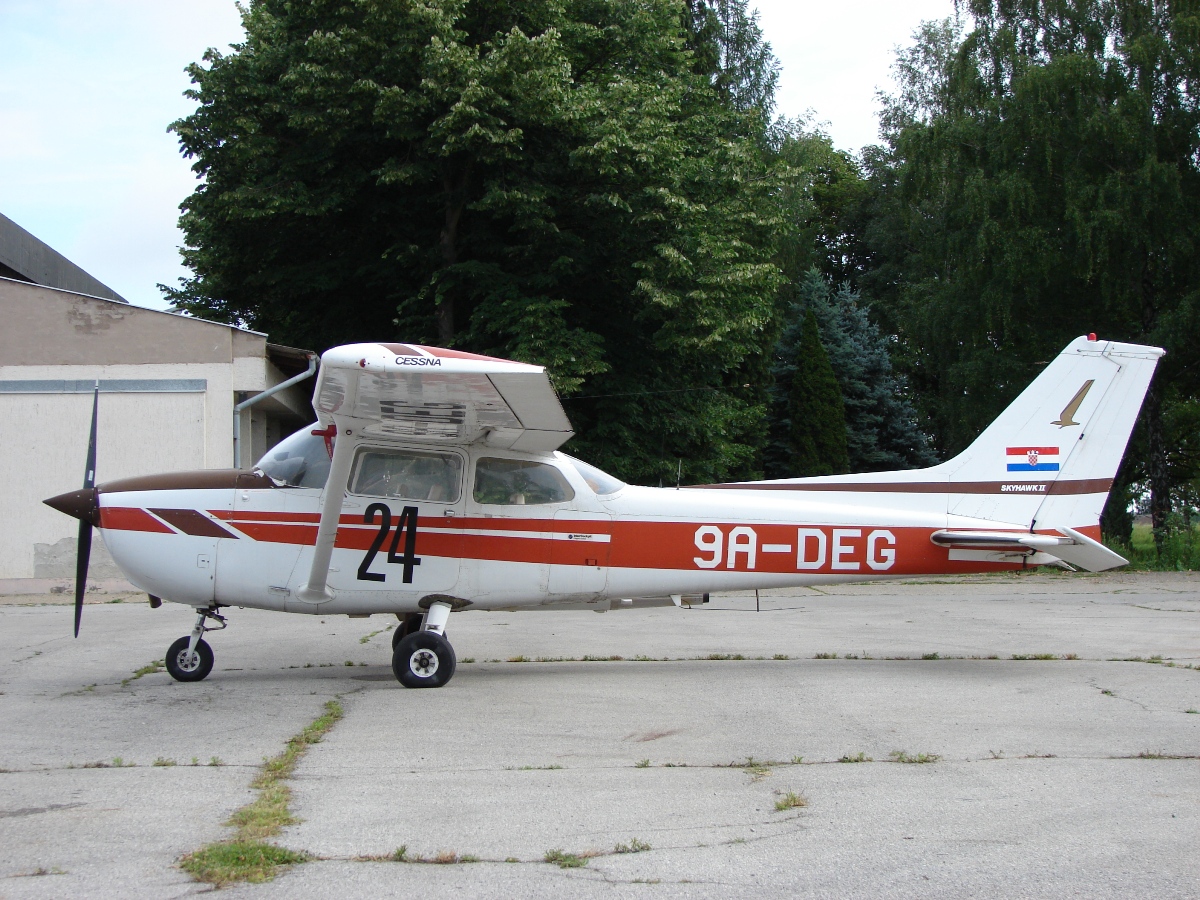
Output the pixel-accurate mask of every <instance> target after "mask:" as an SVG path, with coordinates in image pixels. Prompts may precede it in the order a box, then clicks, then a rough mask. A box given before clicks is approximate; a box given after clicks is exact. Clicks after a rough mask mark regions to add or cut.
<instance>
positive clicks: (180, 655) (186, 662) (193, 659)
mask: <svg viewBox="0 0 1200 900" xmlns="http://www.w3.org/2000/svg"><path fill="white" fill-rule="evenodd" d="M191 642H192V639H191V637H186V636H185V637H181V638H180V639H179V640H177V641H176V642H175V643H173V644H172V645H171V646H170V648H169V649H168V650H167V660H166V661H167V671H168V672H170V673H171V677H172V678H174V679H175V680H176V681H203V680H204V679H205V678H206V677H207V676H208V673H209V672H211V671H212V667H213V652H212V648H211V647H210V646H208V644H207V643H205V641H204V640H203V639H202V640H200V641H197V642H196V650H195V652H193V653H188V645H190V644H191Z"/></svg>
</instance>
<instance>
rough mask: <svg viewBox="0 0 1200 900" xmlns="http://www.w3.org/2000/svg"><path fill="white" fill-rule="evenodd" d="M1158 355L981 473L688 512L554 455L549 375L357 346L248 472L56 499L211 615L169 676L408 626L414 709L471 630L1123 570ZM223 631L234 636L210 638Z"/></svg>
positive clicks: (1119, 364)
mask: <svg viewBox="0 0 1200 900" xmlns="http://www.w3.org/2000/svg"><path fill="white" fill-rule="evenodd" d="M1162 355H1163V351H1162V350H1160V349H1158V348H1156V347H1144V346H1138V345H1135V344H1120V343H1114V342H1111V341H1099V340H1097V339H1096V337H1095V335H1088V336H1087V337H1081V338H1078V339H1077V340H1075V341H1072V342H1071V344H1070V345H1069V346H1068V347H1067V348H1066V349H1065V350H1063V351H1062V353H1061V354H1059V355H1058V357H1056V358H1055V359H1054V361H1053V362H1051V363H1050V364H1049V365H1048V366H1046V368H1045V369H1044V370H1043V371H1042V373H1041V374H1040V375H1039V376H1038V377H1037V379H1036V380H1035V381H1034V382H1033V383H1032V384H1031V385H1030V386H1029V387H1028V388H1026V390H1025V391H1024V392H1023V393H1022V394H1021V395H1020V396H1019V397H1018V398H1017V399H1016V400H1015V401H1014V402H1013V404H1012V405H1011V406H1009V407H1008V409H1006V410H1005V411H1004V412H1003V413H1002V414H1001V415H1000V417H999V418H998V419H996V421H995V422H993V423H992V424H991V425H990V426H989V427H988V428H987V430H986V431H984V433H983V434H982V435H981V436H980V437H979V438H978V439H977V440H976V441H975V442H974V443H973V444H972V445H971V446H970V447H969V448H967V450H965V451H964V452H963V453H961V454H960V455H958V456H957V457H955V458H954V459H952V460H950V461H949V462H945V463H942V464H941V465H938V466H934V467H932V468H928V469H918V470H911V471H898V472H875V473H871V474H865V475H834V476H823V477H817V478H792V479H782V480H777V481H759V482H746V483H736V484H717V485H703V486H693V487H686V488H649V487H636V486H633V485H627V484H623V483H622V482H620V481H618V480H617V479H616V478H613V477H612V476H611V475H607V474H605V473H604V472H601V471H600V470H598V469H596V468H593V467H592V466H590V465H587V464H586V463H583V462H580V461H579V460H576V459H572V458H571V457H569V456H567V455H565V454H563V453H559V452H557V448H558V447H560V446H561V445H562V444H563V443H564V442H566V440H567V439H568V438H570V437H571V434H572V432H571V425H570V423H569V422H568V421H567V417H566V415H565V414H564V413H563V410H562V406H561V405H560V404H559V401H558V398H557V396H556V395H555V392H554V389H553V388H552V387H551V385H550V381H549V379H548V377H547V375H546V372H545V370H544V369H542V368H541V367H539V366H532V365H526V364H524V363H518V362H510V361H507V360H501V359H493V358H490V357H486V356H476V355H473V354H470V353H462V352H458V351H455V350H443V349H439V348H436V347H421V346H415V345H408V344H351V345H348V346H344V347H335V348H334V349H332V350H329V351H327V352H326V353H325V354H324V355H323V356H322V358H321V372H320V375H319V378H318V380H317V385H316V392H315V395H314V397H315V399H314V406H315V407H316V410H317V413H318V416H319V422H318V423H317V425H316V426H314V427H310V428H305V429H302V430H301V431H299V432H297V433H296V434H294V435H292V436H291V437H290V438H287V439H286V440H284V441H283V442H282V443H280V444H279V445H278V446H276V447H275V448H274V449H272V450H271V451H270V452H268V453H267V455H266V456H264V457H263V458H262V459H261V460H260V461H259V463H258V465H257V466H255V468H254V469H253V471H249V472H246V471H236V470H225V471H217V470H210V471H201V472H177V473H171V474H166V475H150V476H146V477H141V478H127V479H123V480H120V481H112V482H108V483H106V484H101V485H99V486H95V487H93V473H94V470H95V406H93V420H92V437H91V446H90V448H89V457H88V465H87V472H88V475H87V479H86V480H85V486H84V489H83V490H81V491H75V492H72V493H69V494H63V495H61V496H58V497H54V498H52V499H50V500H47V501H46V503H48V504H49V505H50V506H52V507H54V508H55V509H58V510H61V511H63V512H65V513H68V514H69V515H72V516H75V517H76V518H78V519H79V520H80V547H79V551H80V552H79V570H78V578H77V582H76V595H75V602H76V608H75V633H76V635H78V633H79V614H80V609H81V604H82V599H83V590H84V584H85V579H86V572H87V558H88V551H89V549H90V545H91V529H92V527H93V526H95V527H97V528H99V529H100V530H101V532H102V533H103V536H104V543H105V545H106V546H107V547H108V549H109V551H110V552H111V554H112V557H113V559H114V560H115V561H116V563H117V565H118V566H120V568H121V570H122V571H123V572H124V573H125V575H126V577H127V578H128V579H129V581H130V582H131V583H133V584H135V585H137V586H138V587H139V588H140V589H142V590H144V591H146V592H147V593H148V594H149V595H150V598H151V604H152V605H153V606H158V605H159V598H162V599H165V600H171V601H174V602H176V603H183V604H186V605H188V606H191V607H193V608H195V610H196V612H197V617H196V624H195V627H194V628H193V629H192V632H191V634H190V635H187V636H185V637H182V638H180V639H179V640H178V641H176V642H175V643H173V644H172V645H171V647H170V649H169V650H168V651H167V655H166V665H167V669H168V671H169V672H170V673H171V675H172V676H173V677H175V678H176V679H178V680H180V681H199V680H200V679H202V678H204V677H205V676H206V675H208V673H209V671H210V670H211V669H212V665H213V654H212V650H211V649H210V647H209V646H208V644H207V643H206V642H205V641H204V640H202V636H203V634H204V633H205V632H206V631H211V630H214V629H216V628H224V627H225V620H224V618H223V617H222V616H221V614H220V612H219V610H220V609H221V608H222V607H226V606H240V607H245V606H249V607H255V608H258V609H269V610H277V611H279V612H295V613H308V614H310V615H314V614H319V615H339V614H341V615H348V616H367V615H371V614H373V613H389V614H394V615H396V616H397V617H398V618H399V619H400V620H401V626H400V627H399V628H398V629H397V630H396V632H395V636H394V639H393V648H394V652H393V657H392V669H393V671H394V672H395V674H396V678H397V679H399V681H400V682H401V683H402V684H404V685H406V686H408V687H440V686H442V685H444V684H446V682H448V681H449V680H450V678H451V676H452V675H453V674H454V667H455V656H454V650H453V648H452V647H451V646H450V643H449V641H447V640H446V637H445V631H446V623H447V620H448V619H449V616H450V613H451V611H452V610H472V609H484V610H529V609H594V610H596V611H598V612H603V611H605V610H610V609H626V608H631V607H640V606H669V605H671V604H674V605H676V606H689V605H692V604H698V603H703V602H705V601H706V600H707V598H708V592H710V591H733V590H746V589H751V588H778V587H787V586H794V585H809V584H821V583H829V582H847V581H865V580H875V579H880V578H903V577H911V576H915V575H931V574H941V573H960V572H995V571H1003V570H1012V569H1021V568H1024V567H1026V566H1030V565H1042V564H1058V565H1062V566H1064V567H1066V568H1072V567H1078V568H1082V569H1087V570H1089V571H1100V570H1103V569H1109V568H1112V567H1114V566H1119V565H1123V564H1125V563H1126V562H1127V561H1126V560H1125V559H1123V558H1121V557H1120V556H1118V555H1117V554H1116V553H1113V552H1112V551H1111V550H1109V549H1107V548H1106V547H1104V546H1103V545H1102V544H1100V543H1099V542H1098V538H1099V536H1100V531H1099V516H1100V511H1101V509H1102V508H1103V505H1104V501H1105V498H1106V496H1107V494H1108V490H1109V488H1110V486H1111V485H1112V479H1113V477H1114V475H1115V474H1116V470H1117V465H1118V463H1119V462H1120V460H1121V456H1122V454H1123V453H1124V450H1125V445H1126V442H1127V441H1128V439H1129V434H1130V431H1131V430H1132V428H1133V425H1134V420H1135V419H1136V417H1137V414H1138V410H1139V408H1140V407H1141V403H1142V399H1143V397H1144V395H1145V393H1146V390H1147V387H1148V385H1149V383H1150V378H1151V376H1152V375H1153V373H1154V367H1155V365H1156V364H1157V361H1158V359H1159V357H1161V356H1162ZM210 623H215V624H210Z"/></svg>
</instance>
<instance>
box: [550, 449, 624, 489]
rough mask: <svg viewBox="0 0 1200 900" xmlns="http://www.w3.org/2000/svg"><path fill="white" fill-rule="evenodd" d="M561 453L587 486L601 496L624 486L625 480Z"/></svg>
mask: <svg viewBox="0 0 1200 900" xmlns="http://www.w3.org/2000/svg"><path fill="white" fill-rule="evenodd" d="M561 455H562V456H563V457H564V458H565V459H566V460H567V461H568V462H569V463H570V464H571V465H573V466H574V467H575V471H576V472H578V473H579V475H580V477H582V478H583V480H584V481H586V482H587V486H588V487H590V488H591V489H592V490H593V491H595V492H596V493H597V494H598V495H600V496H601V497H603V496H604V495H605V494H615V493H616V492H617V491H619V490H620V489H621V488H623V487H625V482H623V481H620V480H618V479H616V478H613V476H611V475H609V474H608V473H607V472H603V471H601V470H600V469H597V468H596V467H595V466H589V465H588V464H587V463H585V462H583V461H582V460H578V459H575V457H573V456H567V454H565V453H563V454H561Z"/></svg>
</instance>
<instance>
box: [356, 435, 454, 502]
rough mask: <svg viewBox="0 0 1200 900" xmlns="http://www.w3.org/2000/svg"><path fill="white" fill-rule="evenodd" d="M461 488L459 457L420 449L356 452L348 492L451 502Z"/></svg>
mask: <svg viewBox="0 0 1200 900" xmlns="http://www.w3.org/2000/svg"><path fill="white" fill-rule="evenodd" d="M461 486H462V459H461V458H460V457H459V456H457V455H455V454H453V453H435V452H428V451H422V450H402V449H395V450H390V449H387V450H385V449H380V448H368V449H363V450H360V451H359V452H358V458H357V459H356V460H355V463H354V470H353V473H352V474H351V476H350V493H352V494H365V495H367V496H369V497H394V498H396V499H398V500H428V501H430V502H433V503H454V502H456V501H457V500H458V495H459V491H460V489H461Z"/></svg>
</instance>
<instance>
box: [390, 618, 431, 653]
mask: <svg viewBox="0 0 1200 900" xmlns="http://www.w3.org/2000/svg"><path fill="white" fill-rule="evenodd" d="M424 618H425V617H424V616H423V615H421V614H420V613H405V614H404V616H402V617H400V624H399V625H397V626H396V630H395V631H393V632H392V652H393V653H395V652H396V645H397V644H399V643H400V642H401V641H402V640H404V639H405V638H406V637H408V636H409V635H410V634H413V633H415V632H418V631H420V630H421V622H422V621H423V620H424Z"/></svg>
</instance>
